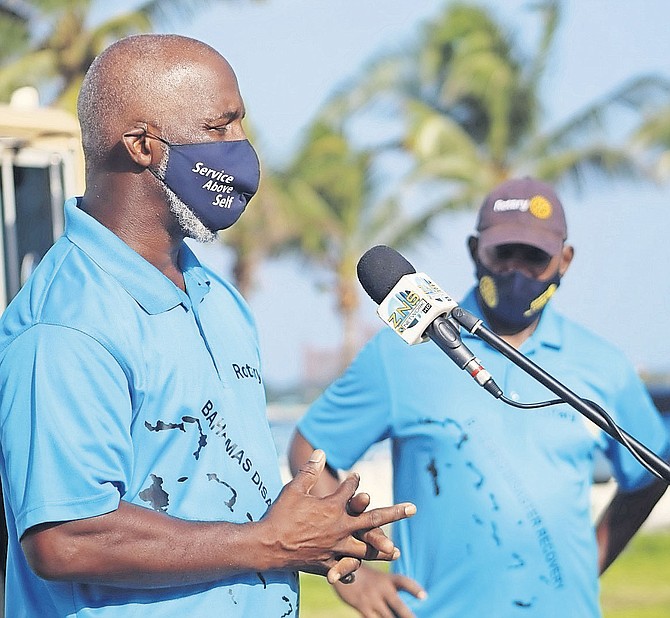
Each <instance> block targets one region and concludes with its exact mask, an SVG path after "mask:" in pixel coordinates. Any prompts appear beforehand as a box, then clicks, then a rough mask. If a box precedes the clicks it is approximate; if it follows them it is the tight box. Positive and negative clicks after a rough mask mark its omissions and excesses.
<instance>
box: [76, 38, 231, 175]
mask: <svg viewBox="0 0 670 618" xmlns="http://www.w3.org/2000/svg"><path fill="white" fill-rule="evenodd" d="M222 80H223V81H222ZM222 87H224V88H226V89H227V90H228V91H230V92H229V94H230V95H231V96H233V97H236V98H238V99H239V89H238V86H237V80H236V78H235V74H234V73H233V70H232V68H231V67H230V65H229V64H228V62H227V61H226V60H225V59H224V58H223V56H221V55H220V54H219V53H218V52H217V51H216V50H215V49H213V48H212V47H210V46H209V45H206V44H205V43H202V42H201V41H197V40H195V39H191V38H188V37H183V36H177V35H159V34H144V35H137V36H131V37H127V38H124V39H122V40H120V41H118V42H116V43H114V44H112V45H111V46H110V47H108V48H107V49H106V50H105V51H103V52H102V53H101V54H100V55H99V56H98V57H97V58H96V59H95V61H94V62H93V64H92V65H91V67H90V69H89V70H88V73H87V74H86V77H85V78H84V82H83V84H82V87H81V91H80V93H79V99H78V102H77V111H78V115H79V122H80V125H81V131H82V144H83V147H84V154H85V156H86V160H87V164H88V165H89V166H90V165H99V164H101V163H102V162H103V161H104V160H105V159H106V158H107V157H108V155H109V153H110V151H111V150H112V149H113V147H114V146H115V145H116V144H117V143H118V142H119V140H120V139H121V137H122V135H123V134H124V132H126V131H128V130H131V129H132V128H134V127H137V126H139V125H141V124H142V123H146V124H148V125H152V126H154V127H157V128H159V129H160V130H161V131H162V134H163V136H164V137H166V138H172V139H174V140H176V141H181V140H189V137H190V138H191V140H194V141H198V140H197V138H195V137H193V135H192V134H193V133H194V132H195V127H196V126H197V123H198V119H197V116H198V115H200V116H201V118H200V120H203V119H205V120H206V118H207V117H209V116H211V117H217V115H220V114H221V113H222V110H220V109H217V106H218V105H219V102H218V101H219V99H220V94H221V93H220V89H221V88H222ZM217 90H219V92H217Z"/></svg>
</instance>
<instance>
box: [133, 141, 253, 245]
mask: <svg viewBox="0 0 670 618" xmlns="http://www.w3.org/2000/svg"><path fill="white" fill-rule="evenodd" d="M146 135H147V137H152V138H154V139H157V140H159V141H161V142H163V143H164V144H166V145H167V146H168V148H169V149H170V153H169V157H168V163H167V167H166V169H165V176H164V177H163V178H161V177H160V176H159V175H158V174H157V173H156V171H155V170H153V169H152V168H149V170H150V171H151V173H152V174H153V175H154V176H156V178H158V180H160V181H161V182H162V183H163V184H165V185H166V186H167V187H168V188H169V189H170V190H171V191H172V192H173V193H175V194H176V195H177V197H178V198H179V199H180V200H181V201H182V202H184V204H186V205H187V206H188V207H189V208H190V209H191V210H192V211H193V213H194V214H195V215H196V217H198V219H200V221H202V223H203V225H205V227H207V228H209V229H210V230H211V231H213V232H218V231H219V230H225V229H226V228H228V227H230V226H231V225H233V223H235V222H236V221H237V220H238V219H239V218H240V216H241V215H242V213H243V212H244V209H245V208H246V206H247V204H248V203H249V200H250V199H251V198H252V197H253V196H254V194H255V193H256V191H258V183H259V182H260V163H259V162H258V157H257V156H256V151H255V150H254V149H253V146H252V145H251V144H250V143H249V140H246V139H244V140H237V141H233V142H200V143H197V144H171V143H170V142H168V141H166V140H164V139H162V138H160V137H158V136H157V135H151V134H150V133H147V134H146Z"/></svg>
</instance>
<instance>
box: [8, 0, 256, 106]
mask: <svg viewBox="0 0 670 618" xmlns="http://www.w3.org/2000/svg"><path fill="white" fill-rule="evenodd" d="M214 1H215V0H191V1H189V0H148V1H144V2H141V3H139V5H138V6H137V7H136V8H134V9H133V10H130V11H126V12H119V13H118V14H117V15H115V16H113V17H111V18H109V19H107V20H106V21H103V22H102V23H99V24H97V25H91V24H90V23H89V22H90V14H91V11H92V9H93V5H94V4H95V2H94V0H21V1H19V0H14V1H13V2H8V1H7V0H2V3H1V4H0V35H1V36H2V38H0V41H1V43H0V63H2V64H1V66H0V100H8V98H9V96H10V95H11V93H12V92H13V91H14V90H15V89H16V88H18V87H20V86H26V85H30V86H35V87H37V88H38V89H42V90H43V91H44V92H47V93H49V102H50V103H53V104H55V105H57V106H59V107H62V108H64V109H67V110H70V111H73V112H74V110H75V108H76V99H77V94H78V92H79V87H80V85H81V81H82V80H83V78H84V74H85V73H86V71H87V69H88V67H89V66H90V64H91V62H93V59H94V58H95V57H96V56H97V55H98V54H99V53H100V52H101V51H102V50H103V49H105V47H107V46H108V45H109V44H111V43H113V42H114V41H116V40H118V39H119V38H122V37H124V36H127V35H130V34H137V33H141V32H150V31H152V30H153V28H154V26H155V25H156V24H157V23H159V22H163V23H164V22H166V21H169V20H170V19H174V18H178V19H180V20H183V19H188V18H189V17H191V16H192V15H193V14H194V13H195V12H196V10H198V11H200V10H202V9H203V8H204V7H207V6H209V5H211V4H212V3H213V2H214ZM219 1H226V2H229V3H232V2H234V1H235V0H219ZM255 1H259V0H255ZM3 7H4V9H5V10H3ZM45 25H46V28H45ZM36 26H39V28H36ZM31 29H36V30H38V31H39V34H38V35H37V36H36V38H32V37H31V36H30V34H31ZM5 35H7V36H10V35H11V39H10V38H5ZM10 50H11V52H10Z"/></svg>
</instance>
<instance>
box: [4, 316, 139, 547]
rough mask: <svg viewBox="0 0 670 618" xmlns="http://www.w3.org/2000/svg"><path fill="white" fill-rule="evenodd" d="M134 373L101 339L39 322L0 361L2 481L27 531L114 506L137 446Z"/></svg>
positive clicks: (21, 529)
mask: <svg viewBox="0 0 670 618" xmlns="http://www.w3.org/2000/svg"><path fill="white" fill-rule="evenodd" d="M128 384H129V382H128V379H127V377H126V374H125V372H124V371H123V369H122V367H121V365H120V364H119V363H118V362H117V360H115V358H114V356H113V355H112V354H110V352H109V351H107V350H106V349H105V348H104V347H103V346H102V345H101V344H100V343H99V342H97V341H96V340H94V339H93V338H91V337H90V336H88V335H86V334H84V333H82V332H79V331H77V330H74V329H71V328H65V327H61V326H53V325H44V324H40V325H36V326H33V327H31V328H29V329H28V330H26V331H25V332H23V333H22V334H21V335H19V336H18V337H17V338H16V339H15V340H14V341H13V342H12V343H11V344H10V345H9V346H8V347H7V348H6V349H5V350H4V351H3V356H2V359H1V361H0V387H1V388H2V395H1V397H2V405H1V407H0V410H1V412H2V418H0V422H1V423H2V425H1V431H2V456H3V464H4V468H5V483H6V485H7V486H6V487H5V491H7V492H8V501H9V503H10V505H11V508H12V510H13V513H14V517H15V519H16V524H17V529H18V531H19V534H20V535H22V534H23V533H24V532H25V531H26V530H27V529H28V528H30V527H32V526H34V525H36V524H39V523H44V522H50V521H69V520H74V519H83V518H87V517H92V516H96V515H101V514H104V513H107V512H110V511H113V510H114V509H116V508H117V506H118V503H119V500H120V497H121V496H122V495H123V493H124V491H125V488H126V486H127V483H128V479H129V478H130V473H131V470H132V465H133V451H132V443H131V439H130V427H131V417H132V406H131V398H130V395H129V387H128Z"/></svg>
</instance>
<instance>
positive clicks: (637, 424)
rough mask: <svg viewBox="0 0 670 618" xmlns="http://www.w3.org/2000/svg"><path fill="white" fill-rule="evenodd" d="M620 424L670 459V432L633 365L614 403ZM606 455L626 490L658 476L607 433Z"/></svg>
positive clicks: (617, 478)
mask: <svg viewBox="0 0 670 618" xmlns="http://www.w3.org/2000/svg"><path fill="white" fill-rule="evenodd" d="M612 406H613V408H612V409H614V410H615V411H616V413H615V416H616V419H615V420H616V421H617V424H618V425H619V426H620V427H621V428H622V429H624V430H625V431H626V432H628V433H629V434H630V435H631V436H633V437H634V438H635V439H637V440H638V441H639V442H641V443H642V444H644V445H645V446H646V447H647V448H649V449H650V450H652V451H653V452H654V453H656V454H657V455H659V456H660V457H661V458H662V459H665V460H667V459H668V457H669V456H670V444H669V442H668V434H667V431H666V429H665V425H664V423H663V419H662V418H661V415H660V413H659V412H658V410H657V409H656V407H655V406H654V403H653V401H652V400H651V397H650V395H649V393H648V391H647V389H646V387H645V386H644V384H643V383H642V381H641V380H640V379H639V377H638V376H637V374H635V372H634V370H633V368H632V367H630V368H629V369H628V371H627V373H626V375H625V377H624V379H623V380H622V381H621V383H620V388H619V390H618V392H617V398H616V400H615V401H614V402H612ZM606 441H607V446H606V454H607V456H608V458H609V460H610V462H611V464H612V468H613V474H614V477H615V479H616V480H617V482H618V484H619V487H620V489H621V490H623V491H634V490H636V489H641V488H642V487H645V486H646V485H648V484H649V483H651V481H652V480H653V479H654V477H653V476H652V474H651V473H650V472H648V471H647V470H646V469H645V468H644V467H643V466H642V464H640V462H639V461H637V459H635V457H634V456H633V455H632V454H631V453H630V452H629V450H628V449H627V448H626V447H625V446H624V445H622V444H620V443H619V442H618V441H616V440H614V438H612V437H610V436H606Z"/></svg>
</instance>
